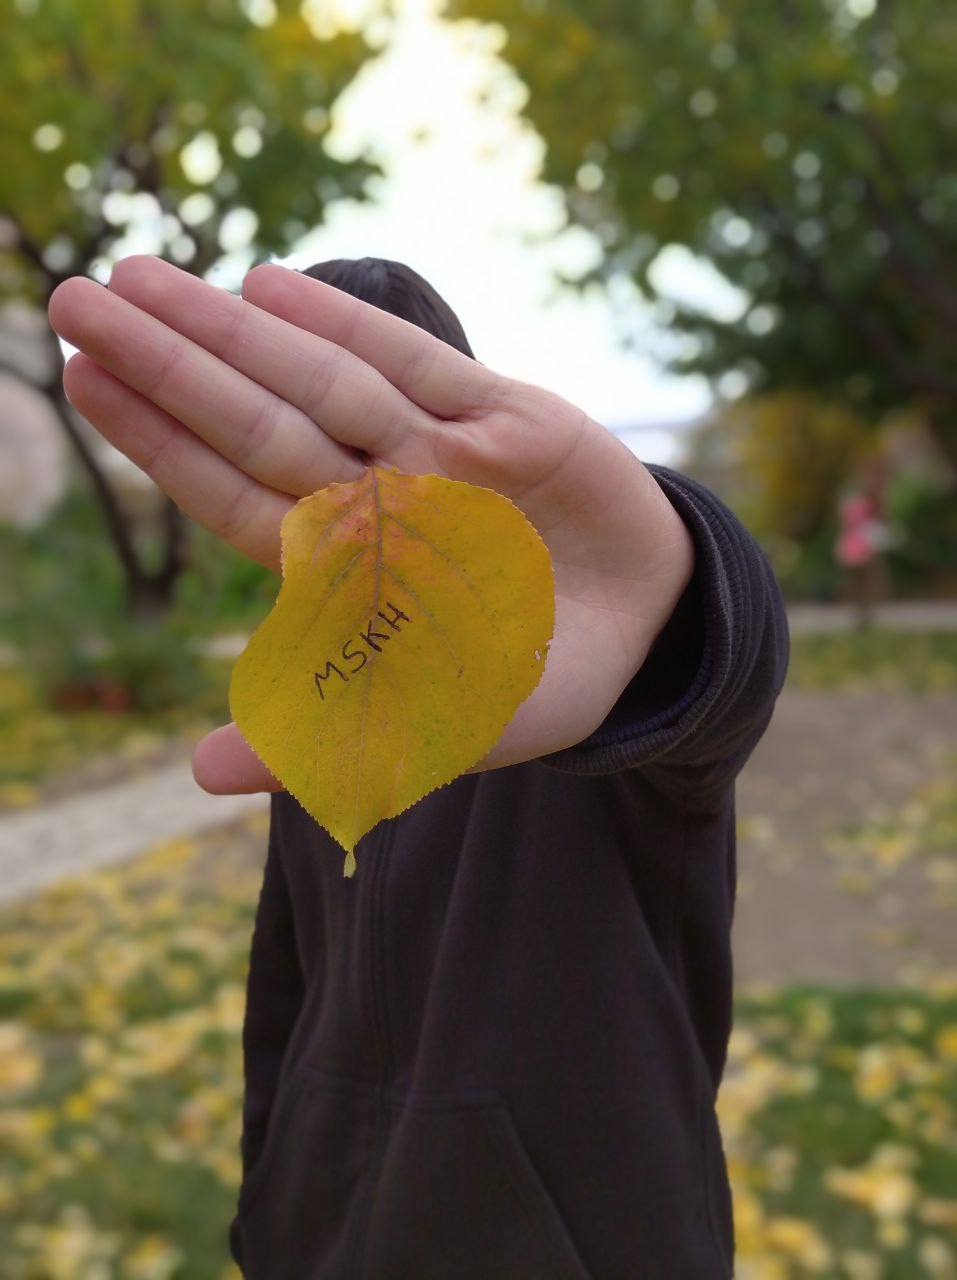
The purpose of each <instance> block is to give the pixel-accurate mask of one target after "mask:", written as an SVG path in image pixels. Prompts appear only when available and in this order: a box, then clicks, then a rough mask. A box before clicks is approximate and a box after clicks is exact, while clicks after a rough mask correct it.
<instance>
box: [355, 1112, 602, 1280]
mask: <svg viewBox="0 0 957 1280" xmlns="http://www.w3.org/2000/svg"><path fill="white" fill-rule="evenodd" d="M391 1106H392V1110H393V1112H394V1114H393V1124H392V1128H391V1135H390V1139H389V1143H388V1146H387V1148H386V1151H385V1155H384V1158H383V1161H382V1164H381V1166H380V1168H379V1170H378V1173H377V1175H376V1179H375V1186H374V1188H373V1189H372V1191H371V1195H370V1200H371V1207H370V1213H369V1220H368V1224H367V1226H366V1229H365V1231H364V1233H363V1234H364V1236H365V1250H364V1255H363V1257H364V1262H363V1266H362V1270H361V1275H362V1277H363V1278H364V1280H411V1278H412V1277H414V1280H490V1277H495V1280H589V1277H588V1273H587V1271H586V1270H585V1267H584V1265H583V1264H582V1261H581V1258H580V1257H579V1256H578V1253H577V1250H576V1248H575V1245H574V1244H573V1242H572V1240H571V1237H570V1235H569V1232H568V1229H567V1227H566V1226H565V1223H564V1221H563V1219H562V1216H561V1214H560V1212H559V1210H558V1208H557V1206H556V1204H555V1202H554V1200H553V1199H552V1197H551V1195H550V1194H549V1192H548V1190H547V1189H546V1187H545V1185H544V1183H543V1181H542V1179H541V1177H540V1176H539V1174H538V1172H537V1170H536V1169H535V1167H534V1165H533V1164H532V1162H531V1159H530V1158H529V1155H528V1153H527V1151H526V1150H525V1147H524V1146H523V1144H522V1141H521V1139H520V1138H519V1136H518V1133H517V1132H516V1129H515V1126H514V1124H513V1123H512V1119H511V1116H510V1114H509V1111H508V1107H507V1104H506V1103H505V1100H504V1099H503V1098H502V1097H501V1095H499V1094H497V1093H483V1094H480V1095H472V1096H471V1097H470V1098H468V1099H463V1098H461V1097H451V1098H440V1097H436V1096H428V1097H423V1096H419V1097H414V1096H412V1095H409V1096H407V1097H406V1098H404V1099H402V1100H400V1101H396V1102H394V1103H392V1104H391Z"/></svg>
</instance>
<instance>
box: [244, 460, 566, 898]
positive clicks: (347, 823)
mask: <svg viewBox="0 0 957 1280" xmlns="http://www.w3.org/2000/svg"><path fill="white" fill-rule="evenodd" d="M282 569H283V583H282V588H281V590H280V592H279V597H278V599H277V601H276V604H275V606H274V608H273V610H272V612H271V613H270V614H269V616H268V617H267V618H266V619H265V621H264V622H263V623H262V624H261V625H260V626H259V627H258V628H257V630H256V632H255V633H254V635H253V636H252V638H251V639H250V641H249V644H248V645H247V646H246V649H245V650H244V651H243V653H242V655H241V656H240V658H239V659H238V661H237V662H236V665H235V667H234V668H233V674H232V682H231V685H230V691H229V702H230V710H231V712H232V716H233V719H234V720H235V722H236V724H237V726H238V727H239V730H240V732H241V733H242V735H243V737H244V738H245V739H246V741H247V742H248V743H249V744H250V746H251V747H252V748H253V750H254V751H255V752H256V753H257V755H258V756H259V757H260V758H261V759H262V761H263V762H264V763H265V765H266V767H267V768H268V769H269V770H270V771H271V772H272V773H273V774H274V775H275V776H276V777H277V778H278V779H279V780H280V782H281V783H282V784H283V786H284V787H285V788H286V790H288V791H289V792H291V793H292V795H294V796H295V797H296V799H297V800H298V801H299V803H300V804H301V805H302V806H303V808H304V809H305V810H306V811H307V812H308V813H310V814H311V815H312V816H313V817H314V818H315V819H316V821H317V822H319V823H320V824H321V825H322V826H323V827H325V828H326V830H327V831H328V832H329V833H330V834H331V835H332V836H333V837H334V838H335V839H336V840H337V841H338V842H339V844H341V845H342V847H343V848H344V849H345V850H346V853H347V858H346V864H345V874H346V875H351V874H352V873H353V871H354V870H355V858H354V850H355V846H356V844H357V842H358V840H359V839H360V837H361V836H363V835H364V834H365V833H366V832H367V831H369V830H370V829H371V828H372V827H373V826H375V824H376V823H377V822H378V821H379V820H380V819H382V818H391V817H395V816H396V815H397V814H399V813H401V812H402V811H403V810H404V809H407V808H408V807H409V806H410V805H412V804H414V803H415V802H416V801H417V800H420V799H421V798H422V797H423V796H425V795H427V794H428V793H429V792H430V791H432V790H434V789H435V788H436V787H440V786H443V785H444V784H445V783H448V782H451V781H452V780H453V779H454V778H457V777H458V776H459V775H460V774H462V773H464V772H465V771H466V770H467V769H469V768H470V767H471V766H472V765H474V764H476V763H477V762H478V761H479V760H480V759H481V758H482V757H483V756H484V755H486V754H487V752H488V751H489V750H490V749H491V747H492V746H494V744H495V743H496V742H497V740H498V738H499V737H500V736H501V733H502V730H503V729H504V728H505V726H506V725H507V724H508V722H509V721H510V720H511V718H512V716H513V715H514V714H515V711H516V710H517V709H518V707H519V705H520V704H521V703H522V702H523V701H524V700H525V699H526V698H527V697H528V695H529V694H530V693H531V692H532V690H533V689H534V688H535V686H536V685H537V684H538V681H539V679H540V677H541V674H542V671H543V669H544V666H545V657H546V650H547V648H548V644H549V641H550V640H551V636H552V629H553V626H554V609H555V599H554V584H553V576H552V565H551V560H550V558H549V554H548V550H547V548H546V547H545V544H544V543H543V542H542V540H541V538H540V537H539V536H538V534H537V532H536V531H535V529H534V527H533V526H532V525H531V524H530V523H529V521H528V520H527V519H526V518H525V516H524V515H523V514H522V512H521V511H519V509H518V508H517V507H516V506H515V505H514V504H513V503H512V502H510V501H509V500H508V499H507V498H505V497H503V496H502V495H501V494H499V493H496V492H495V491H494V490H491V489H485V488H480V487H478V486H476V485H471V484H465V483H463V482H462V481H458V480H446V479H444V478H442V477H440V476H435V475H425V476H421V475H405V474H402V473H401V472H398V471H395V470H391V469H389V470H386V469H384V468H382V467H380V466H369V467H367V468H366V471H365V473H364V474H363V476H362V477H360V479H359V480H356V481H352V482H350V483H347V484H331V485H328V486H327V487H326V488H324V489H320V490H319V491H318V492H317V493H314V494H312V495H311V496H310V497H308V498H303V499H302V501H300V502H298V503H297V504H296V506H295V507H293V508H292V509H291V510H290V512H289V513H288V514H287V516H286V518H285V519H284V520H283V523H282Z"/></svg>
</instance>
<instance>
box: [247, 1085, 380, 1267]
mask: <svg viewBox="0 0 957 1280" xmlns="http://www.w3.org/2000/svg"><path fill="white" fill-rule="evenodd" d="M375 1097H376V1095H375V1088H374V1087H373V1086H372V1085H368V1084H364V1083H362V1082H361V1081H350V1080H344V1079H337V1078H333V1077H330V1078H329V1080H325V1079H319V1078H318V1076H317V1075H315V1074H314V1073H313V1072H312V1070H310V1069H309V1068H304V1067H299V1068H298V1070H297V1071H296V1072H294V1073H293V1074H292V1075H291V1076H290V1077H288V1078H287V1081H286V1083H285V1085H284V1086H283V1089H282V1091H281V1093H280V1095H279V1096H278V1097H277V1099H276V1102H275V1104H274V1110H273V1113H272V1115H271V1117H270V1121H269V1128H268V1130H267V1133H266V1139H265V1144H264V1146H263V1150H262V1152H261V1154H260V1156H259V1159H258V1160H257V1161H256V1163H255V1164H254V1165H253V1168H252V1170H251V1171H250V1175H249V1178H248V1179H247V1182H246V1183H245V1185H244V1186H243V1188H242V1191H241V1193H240V1197H239V1204H238V1206H237V1217H236V1223H235V1227H236V1231H237V1234H238V1236H239V1241H240V1247H241V1251H242V1265H243V1275H244V1276H245V1277H246V1278H247V1280H319V1278H320V1277H322V1278H323V1280H325V1278H326V1277H329V1278H330V1280H331V1278H333V1277H335V1278H336V1280H338V1277H340V1276H341V1277H346V1276H349V1275H351V1274H352V1272H351V1270H350V1267H349V1255H350V1252H351V1251H352V1249H353V1247H354V1246H353V1245H352V1244H351V1243H350V1238H351V1237H352V1234H353V1233H352V1226H353V1215H354V1213H355V1212H357V1211H358V1208H359V1204H358V1201H357V1198H356V1192H357V1191H358V1189H359V1187H360V1185H361V1184H362V1180H363V1178H364V1177H365V1175H366V1174H367V1173H368V1170H369V1164H370V1161H371V1160H372V1158H373V1156H374V1151H375V1132H376V1100H375Z"/></svg>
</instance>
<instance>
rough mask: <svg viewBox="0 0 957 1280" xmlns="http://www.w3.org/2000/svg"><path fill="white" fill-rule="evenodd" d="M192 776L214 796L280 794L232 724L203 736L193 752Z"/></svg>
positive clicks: (275, 780)
mask: <svg viewBox="0 0 957 1280" xmlns="http://www.w3.org/2000/svg"><path fill="white" fill-rule="evenodd" d="M193 777H194V778H195V779H196V781H197V782H198V783H199V785H200V786H201V787H202V788H203V790H204V791H209V792H210V793H211V794H212V795H216V796H234V795H243V794H246V793H249V792H253V791H282V783H281V782H280V781H279V780H278V779H277V778H274V777H273V775H272V774H271V773H270V772H269V770H268V769H267V768H266V766H265V765H264V764H263V762H262V761H261V760H260V759H259V757H258V756H257V755H256V753H255V751H253V749H252V747H250V746H249V744H248V743H247V742H246V740H245V739H244V738H243V737H242V735H241V734H240V732H239V730H238V729H237V728H236V726H235V725H234V724H227V725H223V727H222V728H221V729H215V730H214V731H213V732H212V733H209V734H207V735H206V737H205V738H203V739H202V741H201V742H199V743H198V744H197V746H196V750H195V751H194V752H193Z"/></svg>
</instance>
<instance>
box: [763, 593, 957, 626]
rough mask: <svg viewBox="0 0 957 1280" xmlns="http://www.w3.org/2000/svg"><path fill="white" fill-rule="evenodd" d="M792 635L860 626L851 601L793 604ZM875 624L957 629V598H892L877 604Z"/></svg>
mask: <svg viewBox="0 0 957 1280" xmlns="http://www.w3.org/2000/svg"><path fill="white" fill-rule="evenodd" d="M788 622H789V624H790V628H791V634H792V635H812V634H815V633H819V632H833V631H850V630H852V629H853V628H854V627H855V626H856V625H857V616H856V613H855V610H854V607H853V606H852V605H849V604H792V605H790V606H789V608H788ZM873 625H874V626H875V627H876V628H878V629H879V630H882V631H957V600H890V601H888V602H887V603H886V604H880V605H877V607H876V608H875V610H874V623H873Z"/></svg>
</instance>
